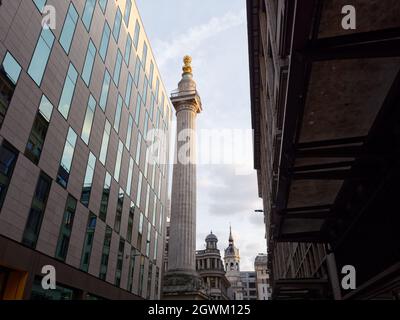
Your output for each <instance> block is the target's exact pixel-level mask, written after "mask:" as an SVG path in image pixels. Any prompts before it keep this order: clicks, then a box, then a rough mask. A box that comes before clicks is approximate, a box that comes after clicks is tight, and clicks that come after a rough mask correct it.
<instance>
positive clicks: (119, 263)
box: [115, 238, 125, 287]
mask: <svg viewBox="0 0 400 320" xmlns="http://www.w3.org/2000/svg"><path fill="white" fill-rule="evenodd" d="M124 250H125V241H124V239H122V238H120V240H119V246H118V256H117V268H116V270H115V285H116V286H117V287H119V286H120V285H121V273H122V265H123V263H124Z"/></svg>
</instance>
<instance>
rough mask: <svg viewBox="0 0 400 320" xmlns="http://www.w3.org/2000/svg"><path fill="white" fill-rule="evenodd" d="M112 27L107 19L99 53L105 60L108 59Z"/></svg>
mask: <svg viewBox="0 0 400 320" xmlns="http://www.w3.org/2000/svg"><path fill="white" fill-rule="evenodd" d="M110 36H111V29H110V26H109V25H108V23H107V21H106V22H104V27H103V35H102V36H101V42H100V50H99V55H100V58H101V59H102V60H103V62H104V61H105V60H106V56H107V51H108V45H109V43H110Z"/></svg>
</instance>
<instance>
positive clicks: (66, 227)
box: [55, 196, 76, 261]
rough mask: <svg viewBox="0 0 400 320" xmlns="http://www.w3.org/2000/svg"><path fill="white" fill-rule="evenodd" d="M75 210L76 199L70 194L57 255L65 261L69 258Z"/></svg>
mask: <svg viewBox="0 0 400 320" xmlns="http://www.w3.org/2000/svg"><path fill="white" fill-rule="evenodd" d="M75 211H76V200H75V199H74V198H73V197H72V196H68V198H67V204H66V206H65V212H64V216H63V220H62V223H61V229H60V235H59V238H58V243H57V249H56V255H55V257H56V258H57V259H59V260H61V261H65V259H66V258H67V254H68V247H69V241H70V239H71V232H72V226H73V223H74V217H75Z"/></svg>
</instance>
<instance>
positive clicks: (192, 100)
mask: <svg viewBox="0 0 400 320" xmlns="http://www.w3.org/2000/svg"><path fill="white" fill-rule="evenodd" d="M184 62H185V66H184V68H183V71H184V73H183V75H182V80H181V81H180V82H179V85H178V90H177V91H175V92H174V93H173V94H172V97H171V102H172V104H173V105H174V107H175V110H176V122H177V138H176V150H175V153H176V157H175V164H174V170H173V178H172V194H171V225H170V237H169V243H168V271H167V273H166V275H165V277H164V287H163V298H164V299H204V298H205V296H204V293H203V292H202V282H201V278H200V276H199V275H198V274H197V272H196V137H195V130H196V117H197V114H198V113H200V112H201V110H202V109H201V101H200V97H199V95H198V92H197V90H196V83H195V82H194V80H193V75H192V73H191V72H192V68H191V66H190V62H191V59H190V58H189V57H185V59H184Z"/></svg>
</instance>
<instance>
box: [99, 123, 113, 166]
mask: <svg viewBox="0 0 400 320" xmlns="http://www.w3.org/2000/svg"><path fill="white" fill-rule="evenodd" d="M110 133H111V124H110V122H108V120H106V125H105V127H104V133H103V140H102V142H101V150H100V157H99V160H100V162H101V163H102V164H103V165H105V164H106V158H107V151H108V143H109V141H110Z"/></svg>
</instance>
